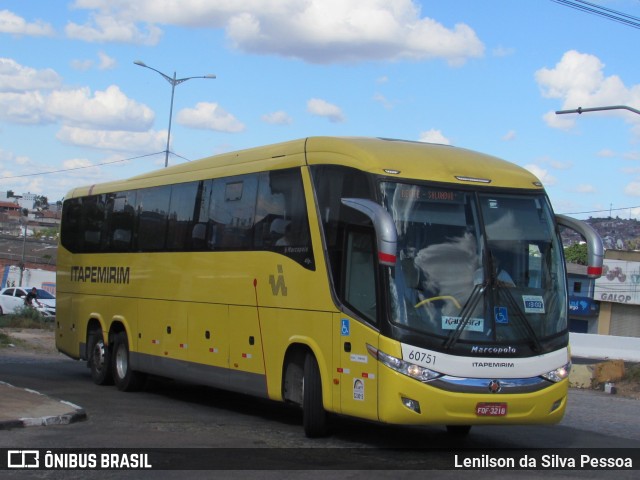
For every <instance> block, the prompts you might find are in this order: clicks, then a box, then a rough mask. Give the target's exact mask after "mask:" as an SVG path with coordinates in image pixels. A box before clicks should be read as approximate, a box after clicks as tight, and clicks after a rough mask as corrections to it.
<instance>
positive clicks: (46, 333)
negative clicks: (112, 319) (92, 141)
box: [0, 328, 640, 400]
mask: <svg viewBox="0 0 640 480" xmlns="http://www.w3.org/2000/svg"><path fill="white" fill-rule="evenodd" d="M3 333H4V334H5V335H8V336H9V341H8V343H5V342H0V357H2V356H5V355H12V356H16V355H17V356H31V357H34V356H40V357H43V358H44V357H58V356H60V355H62V354H61V353H59V352H58V351H57V350H56V347H55V332H54V331H53V330H41V329H30V328H0V334H3ZM615 388H616V395H618V396H621V397H628V398H635V399H637V400H640V382H638V381H632V382H630V381H624V380H620V381H617V382H615Z"/></svg>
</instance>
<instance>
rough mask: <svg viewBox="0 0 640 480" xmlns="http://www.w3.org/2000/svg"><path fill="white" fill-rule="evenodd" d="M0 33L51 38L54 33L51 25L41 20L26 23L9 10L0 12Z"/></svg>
mask: <svg viewBox="0 0 640 480" xmlns="http://www.w3.org/2000/svg"><path fill="white" fill-rule="evenodd" d="M0 33H10V34H13V35H30V36H35V37H42V36H51V35H53V34H54V33H55V32H54V30H53V27H52V26H51V25H49V24H48V23H44V22H42V21H41V20H36V21H35V22H33V23H28V22H27V21H26V20H25V19H24V18H22V17H19V16H18V15H16V14H15V13H13V12H10V11H9V10H0Z"/></svg>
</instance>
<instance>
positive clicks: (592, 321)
mask: <svg viewBox="0 0 640 480" xmlns="http://www.w3.org/2000/svg"><path fill="white" fill-rule="evenodd" d="M567 283H568V287H569V292H568V293H569V331H571V332H575V333H598V314H599V311H600V304H599V302H596V301H594V298H593V293H594V290H595V279H593V278H589V277H588V276H587V267H586V265H578V264H577V263H568V264H567Z"/></svg>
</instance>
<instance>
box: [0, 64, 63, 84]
mask: <svg viewBox="0 0 640 480" xmlns="http://www.w3.org/2000/svg"><path fill="white" fill-rule="evenodd" d="M61 84H62V79H61V78H60V76H59V75H58V74H57V73H56V72H55V71H54V70H52V69H50V68H46V69H44V70H36V69H35V68H30V67H25V66H23V65H20V64H19V63H18V62H16V61H15V60H12V59H11V58H0V92H25V91H29V90H39V89H52V88H58V87H59V86H60V85H61Z"/></svg>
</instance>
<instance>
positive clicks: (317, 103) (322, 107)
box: [307, 98, 345, 123]
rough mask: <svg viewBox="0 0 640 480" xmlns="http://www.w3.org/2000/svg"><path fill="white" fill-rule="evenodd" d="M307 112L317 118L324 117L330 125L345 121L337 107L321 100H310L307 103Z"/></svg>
mask: <svg viewBox="0 0 640 480" xmlns="http://www.w3.org/2000/svg"><path fill="white" fill-rule="evenodd" d="M307 111H308V112H309V113H311V114H312V115H316V116H318V117H325V118H327V119H328V120H329V121H330V122H332V123H340V122H344V121H345V116H344V114H343V113H342V109H341V108H340V107H338V106H337V105H334V104H332V103H329V102H327V101H326V100H322V99H321V98H312V99H310V100H309V101H308V102H307Z"/></svg>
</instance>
